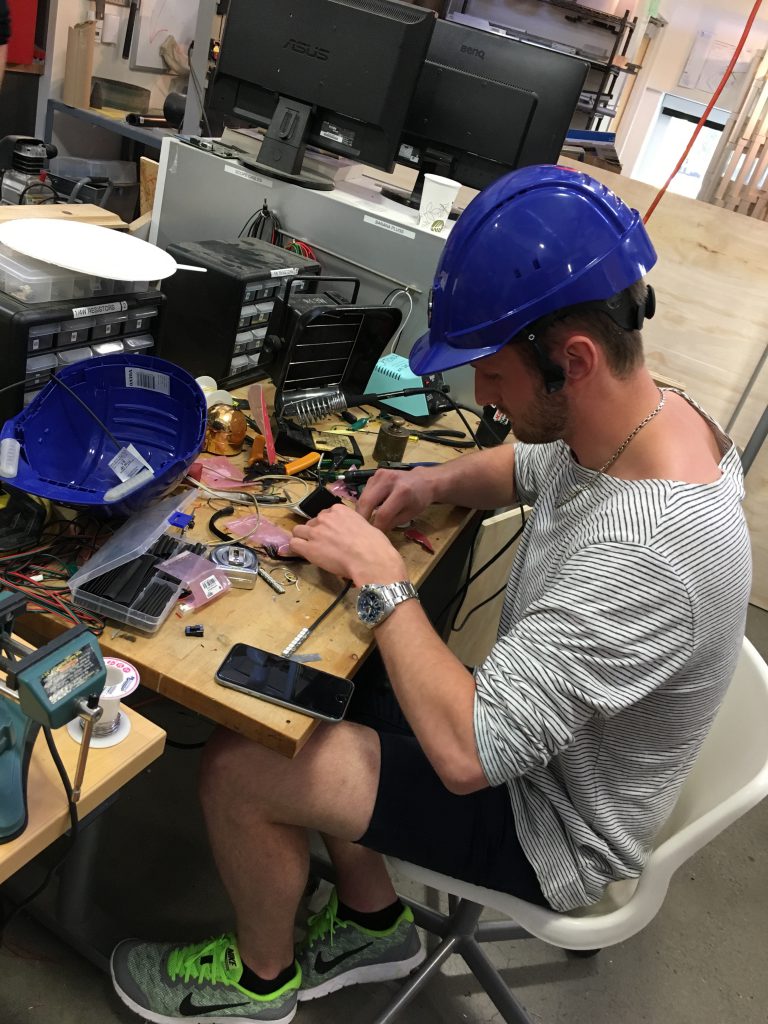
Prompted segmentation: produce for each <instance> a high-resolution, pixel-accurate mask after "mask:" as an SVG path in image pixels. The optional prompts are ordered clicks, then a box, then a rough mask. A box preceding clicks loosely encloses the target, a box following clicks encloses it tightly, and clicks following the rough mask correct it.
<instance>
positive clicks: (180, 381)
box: [0, 354, 208, 516]
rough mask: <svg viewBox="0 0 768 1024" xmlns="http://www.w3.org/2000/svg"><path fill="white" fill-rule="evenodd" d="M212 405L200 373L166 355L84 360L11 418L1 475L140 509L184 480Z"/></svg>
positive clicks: (66, 496) (29, 486)
mask: <svg viewBox="0 0 768 1024" xmlns="http://www.w3.org/2000/svg"><path fill="white" fill-rule="evenodd" d="M207 412H208V411H207V407H206V402H205V396H204V395H203V392H202V391H201V389H200V386H199V385H198V383H197V382H196V381H195V379H194V378H193V377H192V376H191V375H190V374H189V373H187V371H186V370H183V369H182V368H181V367H180V366H176V365H175V364H174V363H169V362H168V361H167V360H165V359H158V358H157V357H155V356H143V355H126V354H122V355H111V356H100V357H97V358H94V359H83V360H82V361H81V362H79V363H73V364H72V365H70V366H65V367H62V369H60V370H59V371H58V373H57V374H56V379H53V380H51V381H49V382H48V384H46V385H45V387H44V388H43V390H42V391H40V392H39V394H38V395H36V397H35V398H34V399H33V401H32V402H31V403H30V404H29V405H28V406H27V408H26V409H24V410H23V412H20V413H19V414H18V415H16V416H14V417H12V419H9V420H7V421H6V422H5V423H4V424H3V427H2V431H0V482H2V483H3V484H7V485H8V486H11V487H15V488H18V489H19V490H21V491H26V492H27V493H28V494H35V495H38V496H39V497H41V498H48V499H49V500H50V501H53V502H55V503H57V504H59V505H69V506H74V507H75V508H82V509H88V510H89V511H92V512H96V513H98V514H101V515H106V516H127V515H130V514H131V513H132V512H135V511H136V510H137V509H139V508H142V507H143V506H144V505H147V504H149V502H150V501H152V500H153V499H154V498H157V497H159V496H160V495H161V494H163V493H164V492H165V491H167V490H168V489H169V488H170V487H172V486H173V485H174V484H176V483H178V482H179V481H180V480H181V479H183V477H184V475H185V473H186V471H187V469H188V468H189V466H190V465H191V464H192V462H193V461H194V459H195V457H196V456H197V454H198V453H199V452H200V449H201V448H202V446H203V441H204V439H205V427H206V422H207ZM129 446H131V447H132V449H133V451H131V450H130V448H129ZM116 456H117V457H118V458H117V459H116ZM137 457H138V458H137Z"/></svg>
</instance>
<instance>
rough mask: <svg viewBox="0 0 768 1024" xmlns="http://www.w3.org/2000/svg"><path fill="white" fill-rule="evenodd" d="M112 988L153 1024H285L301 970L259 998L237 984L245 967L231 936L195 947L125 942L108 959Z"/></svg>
mask: <svg viewBox="0 0 768 1024" xmlns="http://www.w3.org/2000/svg"><path fill="white" fill-rule="evenodd" d="M111 970H112V983H113V985H114V986H115V991H116V992H117V994H118V995H119V996H120V998H121V999H122V1001H123V1002H124V1003H125V1005H126V1006H128V1007H130V1008H131V1009H132V1010H133V1012H134V1013H137V1014H138V1015H139V1016H140V1017H142V1018H143V1019H144V1020H147V1021H153V1022H155V1024H168V1022H175V1021H179V1020H184V1021H187V1022H188V1024H195V1021H201V1022H202V1021H213V1022H214V1024H232V1022H233V1021H246V1022H248V1021H262V1020H263V1021H270V1022H272V1024H288V1021H290V1020H293V1017H294V1015H295V1013H296V1000H297V994H298V990H299V987H300V986H301V968H300V967H299V966H298V964H297V966H296V975H295V977H294V978H292V979H291V980H290V981H289V982H288V983H287V984H286V985H283V987H282V988H280V989H278V991H277V992H273V993H272V994H271V995H268V996H258V995H255V994H254V993H253V992H249V991H248V990H247V989H245V988H242V987H241V986H240V985H239V984H238V983H239V981H240V977H241V975H242V973H243V964H242V961H241V960H240V954H239V952H238V950H237V942H236V940H235V937H234V936H233V935H222V936H220V937H219V938H218V939H209V940H208V941H207V942H200V943H198V944H197V945H196V946H174V945H172V944H171V943H167V942H166V943H161V942H139V941H137V940H136V939H128V940H126V941H125V942H121V943H120V945H119V946H116V947H115V950H114V952H113V953H112V962H111Z"/></svg>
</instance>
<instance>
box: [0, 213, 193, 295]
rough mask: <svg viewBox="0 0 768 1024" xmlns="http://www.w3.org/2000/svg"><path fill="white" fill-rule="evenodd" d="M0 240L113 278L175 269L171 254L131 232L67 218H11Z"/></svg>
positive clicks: (143, 277)
mask: <svg viewBox="0 0 768 1024" xmlns="http://www.w3.org/2000/svg"><path fill="white" fill-rule="evenodd" d="M0 242H2V243H4V244H5V245H7V246H10V248H11V249H13V250H15V251H16V252H20V253H23V254H24V255H25V256H31V257H32V258H33V259H45V260H46V261H47V262H49V263H54V264H56V266H57V267H67V268H68V269H69V270H76V271H77V272H78V273H81V274H91V275H93V276H94V277H103V278H107V279H108V280H115V281H157V280H162V279H164V278H166V277H170V276H171V274H173V273H175V272H176V267H177V263H176V260H175V259H174V258H173V256H171V255H169V254H168V253H167V252H164V251H163V250H162V249H159V248H158V247H157V246H156V245H150V243H149V242H144V241H142V240H141V239H140V238H135V237H134V236H133V235H126V234H124V233H123V232H122V231H113V230H112V228H103V227H99V226H98V225H96V224H82V223H80V222H79V221H65V220H37V219H35V220H9V221H7V222H6V223H4V224H0Z"/></svg>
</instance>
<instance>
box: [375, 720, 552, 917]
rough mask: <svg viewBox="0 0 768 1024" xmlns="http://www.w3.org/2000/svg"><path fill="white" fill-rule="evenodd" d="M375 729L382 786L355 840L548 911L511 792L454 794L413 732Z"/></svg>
mask: <svg viewBox="0 0 768 1024" xmlns="http://www.w3.org/2000/svg"><path fill="white" fill-rule="evenodd" d="M377 731H378V734H379V739H380V741H381V775H380V777H379V789H378V793H377V796H376V804H375V806H374V809H373V815H372V817H371V822H370V824H369V826H368V829H367V830H366V832H365V834H364V835H362V836H361V837H360V839H359V840H358V842H359V843H360V844H361V845H362V846H367V847H369V848H370V849H372V850H376V851H378V852H379V853H383V854H389V855H390V856H393V857H399V858H400V859H401V860H406V861H410V862H411V863H412V864H418V865H420V866H421V867H425V868H431V869H432V870H433V871H439V872H440V873H441V874H444V875H450V876H451V877H453V878H459V879H461V880H462V881H465V882H472V883H474V884H475V885H482V886H485V887H486V888H488V889H497V890H500V891H501V892H508V893H511V894H512V895H513V896H518V897H519V898H520V899H523V900H527V901H528V902H529V903H537V904H538V905H539V906H542V907H547V908H548V907H549V904H548V903H547V901H546V899H545V898H544V895H543V893H542V891H541V887H540V885H539V880H538V878H537V877H536V872H535V871H534V870H533V867H532V865H531V864H530V862H529V861H528V858H527V857H526V856H525V853H524V852H523V849H522V847H521V846H520V842H519V841H518V838H517V832H516V831H515V822H514V817H513V814H512V805H511V802H510V798H509V792H508V791H507V787H506V786H496V787H494V788H487V789H482V790H479V791H478V792H476V793H470V794H468V795H466V796H456V795H455V794H454V793H451V792H449V791H448V790H447V789H446V788H445V786H444V785H443V783H442V782H441V781H440V778H439V776H438V775H437V773H436V772H435V770H434V768H433V767H432V765H431V764H430V762H429V760H428V759H427V757H426V755H425V754H424V752H423V750H422V749H421V747H420V746H419V743H418V740H417V739H416V737H415V736H413V734H406V733H405V732H392V731H386V732H382V731H380V730H377Z"/></svg>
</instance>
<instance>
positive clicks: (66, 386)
mask: <svg viewBox="0 0 768 1024" xmlns="http://www.w3.org/2000/svg"><path fill="white" fill-rule="evenodd" d="M51 379H52V380H55V381H56V383H57V384H60V385H61V387H63V388H64V389H65V390H66V391H68V392H69V393H70V395H72V397H73V398H74V400H75V401H76V402H79V403H80V405H81V406H82V407H83V409H85V411H86V412H87V413H88V415H89V416H91V417H92V418H93V419H94V420H96V422H97V423H98V425H99V426H100V427H101V429H102V430H103V431H104V433H105V434H106V435H107V437H108V438H109V439H110V441H111V442H112V444H113V445H114V446H115V448H117V450H118V451H120V450H121V449H122V447H123V445H121V444H120V442H119V441H118V440H117V438H116V437H115V435H114V434H113V433H112V431H111V430H110V429H109V427H108V426H107V425H106V424H105V423H102V422H101V420H100V419H99V417H98V416H97V415H96V413H95V412H94V411H93V409H91V407H90V406H89V405H86V403H85V402H84V401H83V400H82V398H81V397H80V396H79V395H78V394H77V392H76V391H73V390H72V388H71V387H70V386H69V384H65V383H64V381H63V380H62V379H61V378H60V377H57V376H56V374H54V375H53V377H52V378H51Z"/></svg>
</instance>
